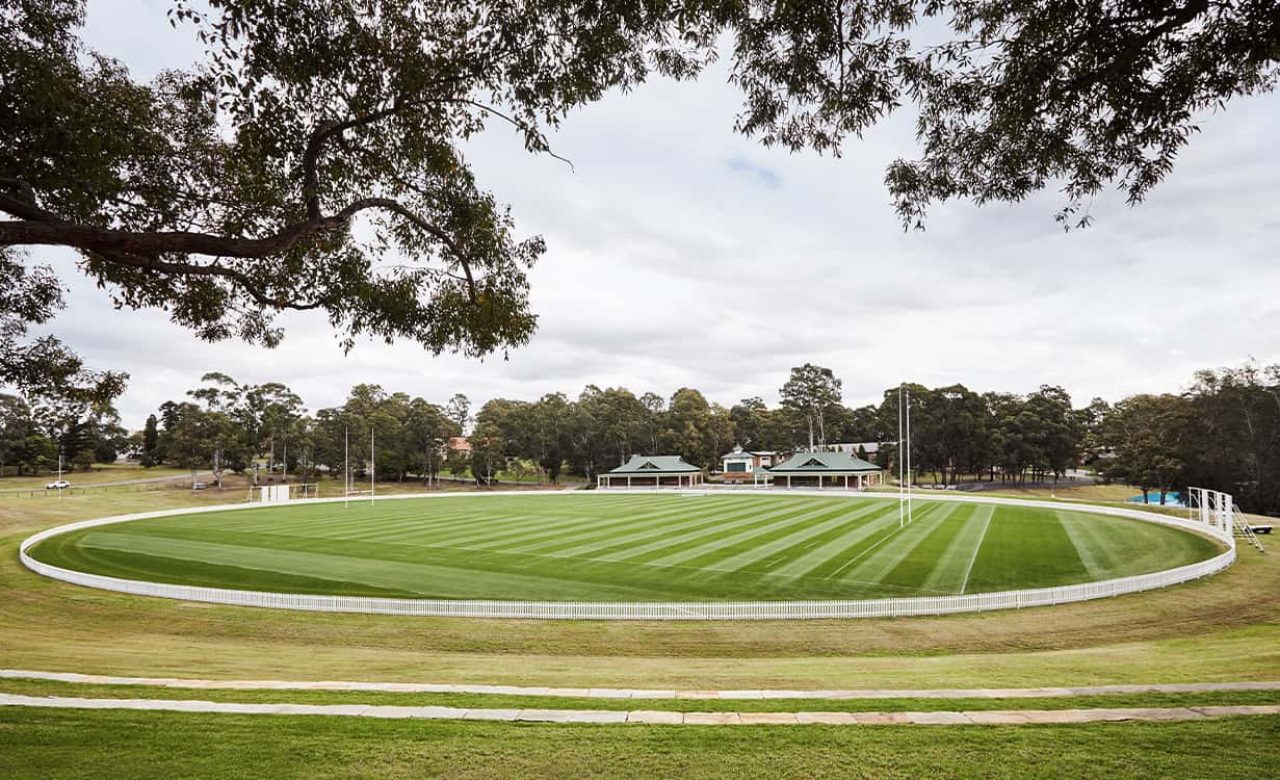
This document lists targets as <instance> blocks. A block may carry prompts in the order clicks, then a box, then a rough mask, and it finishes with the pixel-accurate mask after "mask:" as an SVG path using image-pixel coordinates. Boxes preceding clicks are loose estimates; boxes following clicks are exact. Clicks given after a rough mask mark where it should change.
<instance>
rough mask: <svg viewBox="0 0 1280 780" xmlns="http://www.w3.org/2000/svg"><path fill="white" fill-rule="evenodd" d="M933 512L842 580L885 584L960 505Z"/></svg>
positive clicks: (939, 507)
mask: <svg viewBox="0 0 1280 780" xmlns="http://www.w3.org/2000/svg"><path fill="white" fill-rule="evenodd" d="M930 508H931V509H932V510H933V511H931V512H929V513H928V514H927V515H926V516H924V517H920V516H919V515H917V516H916V519H915V522H912V523H908V524H907V527H906V528H904V529H902V532H901V533H899V534H897V535H896V536H894V537H892V538H891V539H890V540H889V541H888V542H887V543H886V544H885V545H884V546H883V547H881V548H880V550H879V552H877V553H876V555H875V556H874V557H870V558H866V559H865V560H863V561H862V562H861V563H859V564H858V565H857V566H853V567H851V568H850V569H848V570H846V571H845V572H844V573H843V574H842V575H841V579H843V580H846V581H849V580H852V581H856V582H861V583H867V584H872V583H874V584H882V583H884V580H885V577H886V576H887V575H888V574H889V572H890V571H892V570H893V569H894V567H896V566H897V565H898V564H899V563H901V562H902V561H903V560H904V559H905V558H906V557H907V556H908V555H910V554H911V553H912V551H913V550H915V549H916V547H918V546H919V545H920V544H922V543H923V542H924V541H925V540H926V539H927V538H928V537H929V535H930V533H931V532H932V531H933V530H934V529H935V528H937V527H938V526H939V525H941V524H942V521H944V520H945V519H946V518H947V517H948V516H949V515H950V514H951V513H952V512H954V511H956V508H957V505H956V504H951V505H935V506H934V507H930Z"/></svg>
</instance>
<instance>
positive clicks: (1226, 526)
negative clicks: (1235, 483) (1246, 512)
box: [1187, 487, 1235, 547]
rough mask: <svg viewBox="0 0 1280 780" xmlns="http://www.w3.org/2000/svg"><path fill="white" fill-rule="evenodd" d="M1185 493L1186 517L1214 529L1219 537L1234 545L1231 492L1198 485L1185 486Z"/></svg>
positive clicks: (1233, 517)
mask: <svg viewBox="0 0 1280 780" xmlns="http://www.w3.org/2000/svg"><path fill="white" fill-rule="evenodd" d="M1187 494H1188V495H1187V499H1188V500H1187V512H1188V514H1189V517H1188V519H1190V520H1193V521H1195V522H1199V523H1204V524H1205V525H1207V526H1209V527H1210V528H1212V529H1214V530H1215V531H1217V533H1218V536H1219V537H1220V538H1222V539H1224V540H1226V541H1227V543H1228V544H1230V545H1231V546H1233V547H1234V546H1235V534H1233V533H1232V527H1231V526H1232V522H1233V520H1234V519H1235V515H1234V511H1233V510H1234V507H1235V505H1234V503H1233V501H1232V498H1231V494H1230V493H1223V492H1222V491H1220V490H1209V489H1208V488H1200V487H1189V488H1187Z"/></svg>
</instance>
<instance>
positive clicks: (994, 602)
mask: <svg viewBox="0 0 1280 780" xmlns="http://www.w3.org/2000/svg"><path fill="white" fill-rule="evenodd" d="M611 492H612V493H618V492H621V491H611ZM798 492H800V491H790V492H788V495H795V494H796V493H798ZM812 493H813V494H814V495H825V496H833V495H847V496H849V497H850V498H873V497H878V498H884V497H886V496H885V495H884V494H880V495H879V496H877V495H876V494H865V493H859V494H838V493H834V492H833V491H822V492H818V491H812ZM513 494H515V495H529V496H545V495H549V493H548V492H546V491H520V492H516V491H511V492H506V493H498V494H490V495H505V496H511V495H513ZM455 495H456V494H455ZM472 495H474V494H472ZM551 495H566V494H563V493H554V494H551ZM572 495H590V494H583V493H574V494H572ZM597 495H598V494H597ZM447 497H448V496H447V495H442V496H432V497H431V498H447ZM404 498H423V497H422V496H387V497H385V498H379V499H378V500H379V501H386V500H396V499H404ZM922 498H923V500H938V501H943V500H945V501H963V502H967V503H995V504H1007V505H1015V506H1036V507H1041V508H1048V509H1062V510H1069V511H1074V512H1080V511H1087V512H1093V513H1097V514H1106V515H1117V516H1123V517H1130V518H1135V519H1138V520H1143V521H1146V522H1154V523H1159V524H1162V525H1171V526H1178V527H1182V528H1185V529H1186V530H1189V531H1193V532H1196V533H1201V534H1204V535H1207V536H1211V537H1213V538H1215V539H1217V540H1218V541H1221V542H1223V543H1225V544H1226V545H1227V546H1228V549H1227V551H1226V552H1224V553H1221V554H1220V555H1217V556H1215V557H1213V558H1210V559H1208V560H1205V561H1200V562H1199V563H1193V564H1189V565H1187V566H1180V567H1178V568H1175V569H1167V570H1165V571H1158V572H1151V573H1150V574H1139V575H1136V576H1132V577H1121V578H1118V579H1112V580H1101V581H1098V582H1087V583H1082V584H1079V585H1062V586H1057V587H1052V588H1031V589H1026V590H1011V591H1001V592H998V593H973V594H966V595H959V596H913V597H903V598H887V599H840V600H823V601H729V602H724V601H720V602H716V601H686V602H613V601H598V602H591V601H507V600H479V599H458V600H453V599H398V598H372V597H361V596H320V595H306V594H297V593H266V592H260V591H247V590H230V589H226V588H204V587H194V586H189V585H171V584H166V583H158V582H146V581H142V580H127V579H120V578H117V577H105V576H102V575H98V574H88V573H85V572H79V571H73V570H70V569H64V568H60V567H58V566H51V565H49V564H46V563H42V562H40V561H37V560H35V559H34V558H32V557H31V556H30V555H28V550H29V549H30V548H31V547H32V546H34V545H35V544H37V543H39V542H41V541H43V540H45V539H48V538H49V537H51V536H56V535H58V534H62V533H67V532H69V531H75V530H80V529H83V528H91V527H95V526H100V525H108V524H112V523H122V522H128V521H130V520H141V519H145V518H150V517H165V516H171V515H179V514H189V513H194V512H209V511H231V510H237V509H244V508H246V505H244V504H231V505H223V506H218V507H200V508H195V509H185V510H170V511H162V512H144V513H140V514H133V515H121V516H117V517H105V518H98V519H94V520H85V521H82V522H78V523H71V524H69V525H64V526H58V527H56V528H50V529H47V530H45V531H41V532H40V533H37V534H35V535H34V536H31V537H29V538H27V539H25V540H24V541H23V542H22V544H21V546H20V548H19V556H20V558H21V560H22V563H23V565H25V566H26V567H27V568H29V569H31V570H32V571H34V572H37V573H39V574H42V575H44V576H46V577H51V578H53V579H56V580H61V581H63V582H70V583H74V584H76V585H83V586H86V587H90V588H100V589H103V590H111V591H117V592H120V593H131V594H135V595H139V596H156V597H160V598H170V599H182V600H186V601H200V602H206V603H212V604H227V605H233V606H241V607H268V608H272V609H293V610H305V611H313V612H358V613H365V614H379V615H405V616H419V617H469V618H532V619H543V620H546V619H554V620H815V619H831V618H877V617H911V616H918V615H945V614H953V613H961V612H987V611H992V610H998V609H1021V608H1024V607H1040V606H1049V605H1053V604H1067V603H1071V602H1078V601H1088V600H1091V599H1100V598H1107V597H1110V596H1119V595H1122V594H1125V593H1138V592H1141V591H1146V590H1154V589H1157V588H1164V587H1168V586H1170V585H1177V584H1179V583H1183V582H1189V581H1191V580H1195V579H1199V578H1201V577H1206V576H1208V575H1210V574H1215V573H1217V572H1219V571H1222V570H1223V569H1225V568H1227V567H1228V566H1230V565H1231V564H1232V563H1233V562H1234V561H1235V559H1236V548H1235V542H1234V539H1232V538H1231V537H1230V536H1229V535H1227V536H1226V537H1225V538H1224V536H1223V535H1222V534H1221V533H1219V532H1218V531H1217V529H1214V528H1210V527H1206V526H1204V525H1203V524H1202V523H1197V522H1194V521H1192V520H1188V519H1185V518H1181V517H1173V516H1168V515H1159V514H1154V513H1150V512H1143V511H1136V510H1130V509H1125V508H1121V507H1097V506H1086V505H1078V504H1068V503H1061V502H1045V501H1025V500H1020V499H996V498H990V497H976V496H974V497H961V496H938V497H936V498H934V497H932V496H930V497H927V498H924V497H922ZM341 500H342V499H340V498H339V499H314V500H312V503H314V502H330V501H341ZM249 506H252V505H249Z"/></svg>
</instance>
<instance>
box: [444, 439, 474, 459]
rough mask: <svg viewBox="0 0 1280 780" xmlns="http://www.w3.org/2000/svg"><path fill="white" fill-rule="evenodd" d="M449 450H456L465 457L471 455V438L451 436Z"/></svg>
mask: <svg viewBox="0 0 1280 780" xmlns="http://www.w3.org/2000/svg"><path fill="white" fill-rule="evenodd" d="M446 446H447V447H448V448H449V452H456V453H458V454H460V455H462V456H463V457H470V456H471V440H470V439H468V438H467V437H466V436H450V437H449V443H448V444H447V445H446Z"/></svg>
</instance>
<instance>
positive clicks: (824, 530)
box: [694, 504, 884, 571]
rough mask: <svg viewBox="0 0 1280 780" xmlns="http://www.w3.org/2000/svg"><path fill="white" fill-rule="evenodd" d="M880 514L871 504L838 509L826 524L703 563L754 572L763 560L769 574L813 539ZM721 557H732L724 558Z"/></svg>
mask: <svg viewBox="0 0 1280 780" xmlns="http://www.w3.org/2000/svg"><path fill="white" fill-rule="evenodd" d="M883 510H884V507H881V506H876V505H874V504H873V505H870V506H863V507H859V508H858V509H856V510H854V511H852V512H850V511H849V510H848V508H847V507H842V508H841V510H840V511H839V512H837V513H836V514H835V516H834V517H833V518H831V519H829V520H823V519H819V520H820V521H816V522H810V523H807V524H806V525H805V526H804V527H802V528H788V529H786V531H785V532H784V533H781V534H779V535H777V536H775V537H772V538H762V539H754V540H751V541H750V542H749V543H744V544H741V545H737V546H734V547H730V548H726V549H724V550H717V551H715V552H714V553H713V554H712V556H713V557H710V558H709V559H708V561H707V562H708V563H711V564H714V565H717V566H721V567H724V568H731V569H744V570H755V569H756V565H757V564H759V563H761V562H762V561H766V560H767V561H768V562H771V563H773V565H767V566H764V567H763V570H765V571H771V570H773V569H775V568H776V566H777V565H779V564H781V563H785V562H786V561H789V560H791V559H792V558H794V557H796V556H798V555H800V554H802V553H803V552H805V550H807V549H808V548H807V547H805V545H807V544H809V543H810V542H811V541H812V540H813V539H814V538H815V537H823V536H825V535H827V534H829V533H833V532H834V533H839V532H841V531H844V530H845V529H847V528H848V527H849V526H850V525H854V527H858V526H861V525H863V524H864V523H865V522H868V521H869V518H868V516H873V515H878V514H880V513H881V512H882V511H883ZM744 548H745V549H744ZM725 553H733V554H732V555H729V556H728V557H725ZM694 561H695V562H697V561H698V559H696V558H695V559H694Z"/></svg>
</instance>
